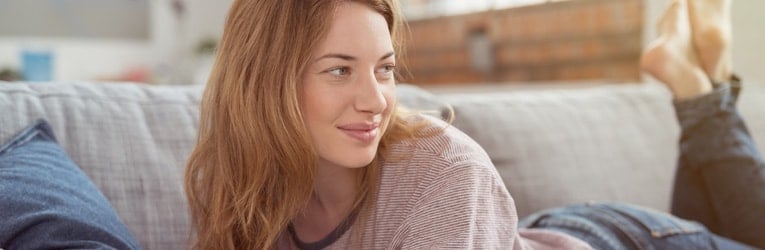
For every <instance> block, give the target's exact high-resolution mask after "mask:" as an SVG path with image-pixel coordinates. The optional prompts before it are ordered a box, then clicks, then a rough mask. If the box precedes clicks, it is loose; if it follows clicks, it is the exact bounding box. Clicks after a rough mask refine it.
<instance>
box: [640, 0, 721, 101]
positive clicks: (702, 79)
mask: <svg viewBox="0 0 765 250" xmlns="http://www.w3.org/2000/svg"><path fill="white" fill-rule="evenodd" d="M690 28H691V27H690V24H689V22H688V12H687V7H686V0H673V1H672V3H671V4H670V5H669V7H668V8H667V10H665V12H664V14H663V15H662V17H661V19H660V20H659V23H658V26H657V30H658V32H659V37H658V38H657V39H656V40H654V41H653V42H651V43H650V44H649V45H648V47H647V49H646V50H645V51H644V52H643V55H642V57H641V59H640V67H641V68H642V69H643V70H644V71H646V72H647V73H649V74H650V75H652V76H653V77H654V78H656V79H657V80H659V81H661V82H663V83H664V84H666V85H667V86H669V88H670V89H671V90H672V93H673V94H674V95H675V98H676V99H686V98H690V97H694V96H698V95H701V94H705V93H709V92H710V91H711V90H712V84H711V82H710V81H709V78H708V77H707V76H706V74H705V73H704V71H703V70H702V68H701V66H700V64H699V59H698V56H697V55H696V50H695V47H694V46H693V42H692V39H691V29H690Z"/></svg>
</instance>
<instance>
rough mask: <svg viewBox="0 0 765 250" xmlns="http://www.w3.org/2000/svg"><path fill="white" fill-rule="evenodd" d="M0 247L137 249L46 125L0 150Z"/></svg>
mask: <svg viewBox="0 0 765 250" xmlns="http://www.w3.org/2000/svg"><path fill="white" fill-rule="evenodd" d="M0 218H1V219H0V248H4V249H140V247H139V246H138V244H137V243H136V241H135V240H134V239H133V237H132V236H131V234H130V232H129V231H128V229H127V228H126V227H125V226H124V224H123V223H122V221H120V219H119V217H118V216H117V214H116V212H115V211H114V209H113V208H112V206H111V204H110V203H109V202H108V201H107V200H106V198H105V197H104V196H103V195H102V194H101V192H99V191H98V189H97V188H96V187H95V185H93V183H92V182H91V181H90V179H88V177H87V176H86V175H85V174H84V173H83V172H82V171H81V170H80V169H79V167H77V165H76V164H75V163H74V162H72V160H71V159H69V157H68V156H67V155H66V153H65V152H64V150H63V149H61V147H60V146H59V145H58V144H57V143H56V140H55V138H54V136H53V133H52V131H51V129H50V127H49V126H48V124H47V123H46V122H44V121H39V122H37V123H36V124H34V125H32V126H31V127H29V128H27V129H25V130H24V131H23V132H21V133H20V134H19V135H17V136H16V137H15V138H14V139H12V140H11V141H10V142H8V143H6V144H5V145H2V146H0Z"/></svg>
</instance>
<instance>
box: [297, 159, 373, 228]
mask: <svg viewBox="0 0 765 250" xmlns="http://www.w3.org/2000/svg"><path fill="white" fill-rule="evenodd" d="M360 171H361V169H353V168H344V167H339V166H334V165H328V164H320V165H319V171H318V173H317V176H316V182H315V186H314V194H313V195H312V196H311V198H310V200H309V201H308V204H306V207H305V208H304V209H303V211H302V212H301V213H300V214H299V215H298V216H297V217H296V218H295V220H293V226H294V230H295V232H296V233H297V237H298V238H299V239H300V240H302V241H304V242H314V241H318V240H321V239H323V238H324V237H326V236H327V234H328V233H329V232H331V231H332V230H334V229H335V228H337V226H338V225H339V224H340V223H341V222H342V221H344V220H345V219H346V217H348V215H349V214H350V212H351V209H352V208H353V202H354V200H355V199H356V195H357V193H358V189H359V188H358V184H357V178H358V177H357V176H358V174H359V173H360Z"/></svg>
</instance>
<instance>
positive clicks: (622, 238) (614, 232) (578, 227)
mask: <svg viewBox="0 0 765 250" xmlns="http://www.w3.org/2000/svg"><path fill="white" fill-rule="evenodd" d="M519 227H523V228H536V229H545V230H552V231H557V232H561V233H565V234H568V235H571V236H574V237H576V238H578V239H581V240H583V241H585V242H587V243H588V244H590V246H592V248H594V249H678V250H679V249H726V250H727V249H730V250H736V249H753V248H751V247H748V246H746V245H743V244H740V243H737V242H734V241H731V240H729V239H726V238H723V237H720V236H717V235H715V234H713V233H711V232H709V231H708V230H707V229H706V228H705V227H704V226H703V225H701V224H700V223H697V222H692V221H687V220H683V219H680V218H677V217H674V216H672V215H670V214H667V213H662V212H659V211H654V210H650V209H647V208H643V207H637V206H632V205H628V204H621V203H588V204H579V205H572V206H566V207H562V208H556V209H551V210H547V211H542V212H539V213H535V214H532V215H530V216H528V217H526V218H524V219H523V220H521V221H520V223H519Z"/></svg>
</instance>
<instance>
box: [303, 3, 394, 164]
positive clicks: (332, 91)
mask: <svg viewBox="0 0 765 250" xmlns="http://www.w3.org/2000/svg"><path fill="white" fill-rule="evenodd" d="M395 63H396V62H395V56H394V55H393V44H392V43H391V37H390V32H389V31H388V24H387V22H386V21H385V18H384V17H383V16H382V15H380V14H379V13H377V12H375V11H374V10H372V9H371V8H369V7H367V6H366V5H363V4H359V3H353V2H345V3H342V4H340V6H339V7H338V9H337V10H336V12H335V16H334V19H333V20H332V21H331V27H330V29H329V33H328V35H327V37H326V39H325V40H324V41H323V42H322V43H320V45H319V47H318V48H317V49H316V51H314V53H313V55H312V59H311V62H309V65H308V68H307V69H306V72H305V73H304V74H303V82H302V87H301V90H300V91H301V93H300V95H301V96H300V97H301V105H302V110H303V117H304V119H305V123H306V126H307V127H308V131H309V133H310V135H311V139H312V141H313V143H314V146H315V147H316V149H317V152H318V154H319V158H320V159H319V163H320V165H321V166H339V167H345V168H358V167H363V166H366V165H367V164H369V163H370V162H371V161H372V160H373V159H374V156H375V154H376V153H377V147H378V145H379V143H380V138H381V137H382V135H383V133H384V132H385V130H386V129H387V127H388V124H389V122H390V116H391V110H392V108H393V106H394V103H395V100H396V96H395V81H394V79H393V72H394V69H395Z"/></svg>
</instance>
